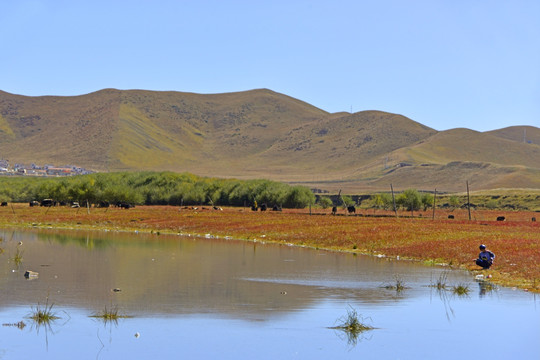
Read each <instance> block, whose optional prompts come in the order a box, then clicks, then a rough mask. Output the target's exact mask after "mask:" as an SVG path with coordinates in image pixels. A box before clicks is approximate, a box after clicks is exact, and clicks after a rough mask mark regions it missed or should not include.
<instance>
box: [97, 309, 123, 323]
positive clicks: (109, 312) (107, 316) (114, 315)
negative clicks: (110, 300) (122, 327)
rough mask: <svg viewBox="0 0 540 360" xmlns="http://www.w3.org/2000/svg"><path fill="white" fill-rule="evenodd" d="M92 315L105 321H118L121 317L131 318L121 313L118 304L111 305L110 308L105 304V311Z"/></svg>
mask: <svg viewBox="0 0 540 360" xmlns="http://www.w3.org/2000/svg"><path fill="white" fill-rule="evenodd" d="M91 317H94V318H98V319H101V320H103V321H104V322H109V321H112V322H117V321H118V320H119V319H122V318H129V317H130V316H128V315H122V314H120V313H119V311H118V306H111V307H110V308H107V307H106V306H105V308H104V309H103V311H101V312H98V313H96V314H94V315H92V316H91Z"/></svg>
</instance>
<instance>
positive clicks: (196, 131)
mask: <svg viewBox="0 0 540 360" xmlns="http://www.w3.org/2000/svg"><path fill="white" fill-rule="evenodd" d="M524 128H525V127H512V128H507V129H500V130H496V131H493V132H487V133H479V132H475V131H472V130H467V129H453V130H448V131H443V132H437V131H436V130H433V129H431V128H429V127H426V126H424V125H422V124H419V123H417V122H415V121H413V120H411V119H408V118H406V117H404V116H401V115H396V114H390V113H385V112H380V111H363V112H359V113H355V114H349V113H336V114H329V113H327V112H325V111H323V110H321V109H318V108H316V107H313V106H311V105H309V104H307V103H305V102H302V101H299V100H297V99H294V98H291V97H289V96H286V95H283V94H279V93H275V92H273V91H270V90H266V89H260V90H252V91H245V92H238V93H227V94H211V95H201V94H193V93H180V92H155V91H142V90H129V91H120V90H114V89H106V90H102V91H98V92H95V93H91V94H87V95H81V96H70V97H58V96H41V97H27V96H21V95H13V94H9V93H5V92H1V91H0V157H2V158H4V159H9V160H10V162H11V163H15V162H20V163H27V164H30V163H37V164H45V163H52V164H56V165H63V164H74V165H78V166H83V167H87V168H91V169H94V170H97V171H118V170H171V171H182V172H183V171H188V172H192V173H195V174H198V175H206V176H216V177H236V178H270V179H275V180H280V181H286V182H291V183H301V184H306V185H311V186H313V187H318V188H322V189H326V190H329V191H331V192H333V191H337V190H338V189H344V191H349V192H358V191H366V190H380V189H387V188H388V187H389V184H390V183H392V184H394V186H395V187H396V188H398V189H399V188H407V187H414V188H420V189H433V188H434V187H437V188H438V189H444V190H447V191H458V190H462V188H463V186H464V185H463V184H464V182H465V180H470V181H471V182H472V183H475V185H477V186H478V187H477V189H480V188H482V189H485V188H493V187H540V180H539V179H540V176H539V175H540V174H539V172H540V156H539V155H540V147H539V146H538V145H536V143H540V141H538V142H537V140H536V139H540V129H537V128H534V127H526V133H527V138H528V139H531V141H530V142H531V143H527V142H525V143H524V142H523V132H524ZM519 134H521V135H519ZM518 135H519V136H518ZM520 136H521V137H520Z"/></svg>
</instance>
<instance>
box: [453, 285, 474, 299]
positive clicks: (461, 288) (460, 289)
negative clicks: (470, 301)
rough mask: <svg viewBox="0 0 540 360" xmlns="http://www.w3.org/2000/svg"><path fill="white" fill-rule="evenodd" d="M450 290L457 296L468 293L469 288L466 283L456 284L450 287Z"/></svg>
mask: <svg viewBox="0 0 540 360" xmlns="http://www.w3.org/2000/svg"><path fill="white" fill-rule="evenodd" d="M452 292H453V293H454V294H456V295H458V296H464V295H469V292H470V289H469V285H467V284H463V283H460V284H457V285H454V286H453V287H452Z"/></svg>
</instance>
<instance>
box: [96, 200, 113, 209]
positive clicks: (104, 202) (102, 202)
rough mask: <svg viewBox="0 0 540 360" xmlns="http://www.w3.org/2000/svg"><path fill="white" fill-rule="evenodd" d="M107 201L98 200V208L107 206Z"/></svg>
mask: <svg viewBox="0 0 540 360" xmlns="http://www.w3.org/2000/svg"><path fill="white" fill-rule="evenodd" d="M109 205H110V204H109V202H108V201H100V202H99V204H98V207H100V208H108V207H109Z"/></svg>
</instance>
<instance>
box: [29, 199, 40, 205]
mask: <svg viewBox="0 0 540 360" xmlns="http://www.w3.org/2000/svg"><path fill="white" fill-rule="evenodd" d="M30 206H39V202H37V201H36V200H32V201H30Z"/></svg>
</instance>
